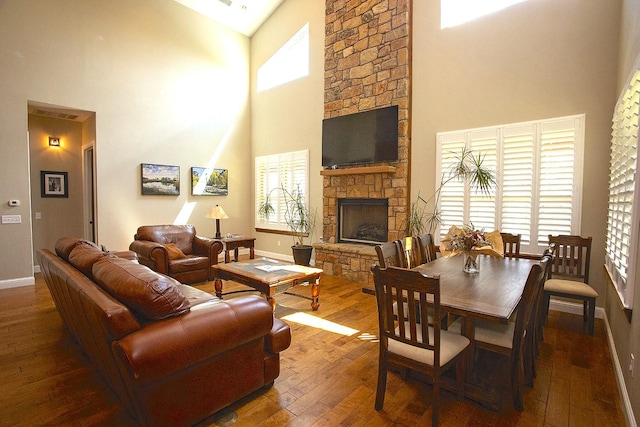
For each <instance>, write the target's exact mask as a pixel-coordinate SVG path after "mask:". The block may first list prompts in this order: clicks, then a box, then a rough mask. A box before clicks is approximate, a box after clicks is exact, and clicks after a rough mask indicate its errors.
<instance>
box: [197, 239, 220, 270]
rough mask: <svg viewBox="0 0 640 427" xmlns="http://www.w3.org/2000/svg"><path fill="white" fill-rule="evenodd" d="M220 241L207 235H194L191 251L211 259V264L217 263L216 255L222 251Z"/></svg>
mask: <svg viewBox="0 0 640 427" xmlns="http://www.w3.org/2000/svg"><path fill="white" fill-rule="evenodd" d="M222 248H223V246H222V242H220V241H219V240H214V239H210V238H208V237H201V236H195V237H194V238H193V252H194V253H195V254H197V255H200V256H206V257H208V258H209V259H211V264H217V263H218V255H219V254H220V252H222Z"/></svg>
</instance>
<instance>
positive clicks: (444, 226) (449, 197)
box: [434, 132, 466, 237]
mask: <svg viewBox="0 0 640 427" xmlns="http://www.w3.org/2000/svg"><path fill="white" fill-rule="evenodd" d="M438 141H439V142H440V143H439V146H440V148H439V151H440V164H439V166H440V169H439V170H438V168H436V169H437V176H438V178H439V179H440V178H442V181H444V180H445V179H446V178H447V177H448V176H449V174H448V171H449V170H450V169H451V167H452V166H453V165H454V164H455V163H456V156H457V155H459V153H460V151H461V150H462V149H463V148H464V147H465V146H466V135H465V133H464V132H453V133H449V134H445V135H442V136H441V138H438ZM442 181H440V183H442ZM464 197H465V194H464V183H462V182H459V181H457V180H453V181H450V182H448V183H447V184H446V185H445V186H444V187H442V191H441V192H440V200H436V201H434V202H435V203H436V204H438V206H439V209H440V211H441V212H446V215H443V216H441V223H440V230H441V233H440V234H441V237H444V235H445V234H446V233H447V231H448V230H449V228H451V226H452V225H457V226H460V224H464V223H465V220H466V218H465V203H464Z"/></svg>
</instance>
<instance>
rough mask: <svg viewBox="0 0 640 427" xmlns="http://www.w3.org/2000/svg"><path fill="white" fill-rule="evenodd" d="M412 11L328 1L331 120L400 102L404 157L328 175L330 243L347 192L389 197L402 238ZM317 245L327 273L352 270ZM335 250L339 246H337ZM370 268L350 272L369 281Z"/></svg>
mask: <svg viewBox="0 0 640 427" xmlns="http://www.w3.org/2000/svg"><path fill="white" fill-rule="evenodd" d="M410 9H411V0H326V2H325V67H324V68H325V70H324V72H325V83H324V90H325V92H324V117H325V118H331V117H338V116H342V115H346V114H352V113H357V112H361V111H367V110H371V109H375V108H382V107H388V106H392V105H397V106H398V119H399V120H398V121H399V123H398V135H399V141H398V142H399V147H398V161H397V162H393V163H390V164H388V166H391V168H389V169H388V170H387V169H383V171H380V170H379V169H378V170H375V169H376V168H370V169H367V166H364V167H354V168H352V169H353V173H350V171H349V169H348V168H347V169H344V170H341V171H340V172H339V174H331V175H325V176H324V177H323V227H322V228H323V233H322V234H323V240H324V242H325V243H329V244H333V243H336V239H337V199H338V198H343V197H363V198H388V199H389V237H388V240H390V241H391V240H395V239H398V238H401V237H403V233H402V230H403V228H404V226H405V223H406V219H407V212H408V208H409V206H410V202H409V196H410V189H409V179H408V177H409V172H410V169H409V154H410V153H409V152H410V140H409V135H410V111H409V110H410V105H411V90H410V78H411V29H410V13H411V10H410ZM372 166H375V165H372ZM378 166H379V165H378ZM369 170H370V171H371V172H369ZM336 246H338V245H336ZM339 246H343V245H339ZM344 246H349V245H344ZM316 249H317V251H316V265H318V264H320V265H319V266H320V267H321V268H324V269H325V273H328V274H334V275H345V271H344V268H342V267H340V266H338V265H334V264H333V263H331V262H329V261H328V260H326V259H324V258H325V257H324V254H323V251H322V249H321V248H316ZM326 249H328V248H326ZM336 249H337V250H338V251H339V249H340V248H336V247H332V248H331V250H332V251H335V250H336ZM347 252H352V250H347ZM356 252H357V251H356ZM329 264H331V265H329ZM342 264H343V267H345V268H348V267H347V265H353V264H357V263H356V262H354V260H353V259H347V260H346V261H344V262H343V263H342ZM370 265H371V264H370V263H368V262H367V264H366V265H365V266H364V268H365V270H366V271H365V272H363V271H358V272H353V274H351V273H349V274H347V276H348V277H352V278H353V279H354V280H358V281H363V280H362V279H363V277H366V276H367V275H368V268H369V267H370ZM364 281H369V280H364Z"/></svg>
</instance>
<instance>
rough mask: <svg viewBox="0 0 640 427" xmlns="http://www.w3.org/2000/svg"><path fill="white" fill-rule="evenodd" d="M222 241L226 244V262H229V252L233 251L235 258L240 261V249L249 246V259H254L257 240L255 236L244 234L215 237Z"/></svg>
mask: <svg viewBox="0 0 640 427" xmlns="http://www.w3.org/2000/svg"><path fill="white" fill-rule="evenodd" d="M215 240H219V241H221V242H222V244H223V245H224V262H225V263H228V262H229V252H231V251H233V260H234V261H238V249H239V248H248V249H249V259H254V258H255V254H254V251H253V243H254V242H255V241H256V238H255V237H244V236H234V237H222V238H220V239H215Z"/></svg>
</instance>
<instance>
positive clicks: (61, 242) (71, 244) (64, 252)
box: [56, 237, 100, 261]
mask: <svg viewBox="0 0 640 427" xmlns="http://www.w3.org/2000/svg"><path fill="white" fill-rule="evenodd" d="M80 243H86V244H87V245H91V246H94V247H96V248H98V246H97V245H96V244H95V243H93V242H90V241H88V240H82V239H78V238H77V237H61V238H59V239H58V241H57V242H56V254H57V255H58V256H59V257H60V258H62V259H64V260H65V261H69V255H70V254H71V251H72V250H73V248H75V247H76V245H78V244H80ZM98 249H100V248H98Z"/></svg>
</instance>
